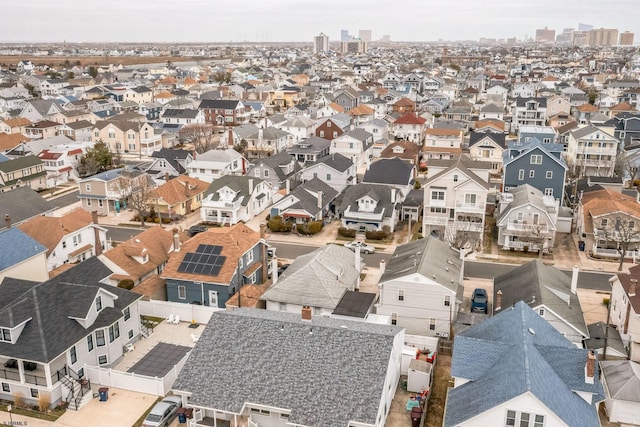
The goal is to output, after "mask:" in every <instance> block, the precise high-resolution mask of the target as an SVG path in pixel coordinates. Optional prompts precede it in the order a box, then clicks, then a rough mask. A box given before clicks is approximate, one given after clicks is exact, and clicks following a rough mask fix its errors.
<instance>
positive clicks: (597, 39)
mask: <svg viewBox="0 0 640 427" xmlns="http://www.w3.org/2000/svg"><path fill="white" fill-rule="evenodd" d="M617 43H618V30H615V29H605V28H600V29H597V30H591V31H589V46H615V45H616V44H617Z"/></svg>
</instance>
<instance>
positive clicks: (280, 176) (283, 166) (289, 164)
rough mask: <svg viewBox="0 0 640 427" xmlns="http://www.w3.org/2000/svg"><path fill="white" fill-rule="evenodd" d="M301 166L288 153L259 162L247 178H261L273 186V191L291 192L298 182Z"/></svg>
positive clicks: (251, 169) (250, 170)
mask: <svg viewBox="0 0 640 427" xmlns="http://www.w3.org/2000/svg"><path fill="white" fill-rule="evenodd" d="M300 169H301V168H300V164H299V163H298V162H297V161H296V159H295V158H293V157H292V156H291V155H289V153H287V152H286V151H280V152H279V153H277V154H274V155H273V156H270V157H266V158H263V159H259V160H257V161H256V162H255V163H254V164H253V166H251V167H250V168H249V170H248V171H247V176H255V177H256V178H261V179H263V180H264V181H266V182H268V183H269V184H270V185H271V188H272V189H273V191H275V192H277V191H280V190H285V192H286V193H288V192H289V190H290V189H291V188H294V187H295V186H296V184H297V182H298V175H299V173H300Z"/></svg>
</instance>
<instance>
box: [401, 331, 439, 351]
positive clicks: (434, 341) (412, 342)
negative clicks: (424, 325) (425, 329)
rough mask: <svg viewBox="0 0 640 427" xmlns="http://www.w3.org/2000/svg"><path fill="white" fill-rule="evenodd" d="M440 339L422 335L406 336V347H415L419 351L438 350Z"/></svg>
mask: <svg viewBox="0 0 640 427" xmlns="http://www.w3.org/2000/svg"><path fill="white" fill-rule="evenodd" d="M438 339H439V338H436V337H425V336H422V335H410V334H404V345H407V346H409V347H415V348H417V349H420V350H423V349H431V350H436V349H437V348H438Z"/></svg>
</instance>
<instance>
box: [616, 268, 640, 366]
mask: <svg viewBox="0 0 640 427" xmlns="http://www.w3.org/2000/svg"><path fill="white" fill-rule="evenodd" d="M639 279H640V268H638V266H634V267H631V268H630V269H629V274H622V273H618V274H617V275H616V276H615V277H613V278H611V279H610V280H609V281H610V282H611V302H610V304H611V313H610V315H609V322H610V323H611V324H613V325H615V326H616V328H617V329H618V332H620V338H622V342H623V343H624V345H625V346H626V347H627V349H628V352H629V359H631V360H633V361H634V362H640V289H639V286H638V280H639Z"/></svg>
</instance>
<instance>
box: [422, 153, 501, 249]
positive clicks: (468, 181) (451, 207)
mask: <svg viewBox="0 0 640 427" xmlns="http://www.w3.org/2000/svg"><path fill="white" fill-rule="evenodd" d="M465 163H466V161H465V159H464V158H462V157H460V158H459V159H458V160H457V161H456V162H455V163H453V164H451V165H450V166H449V167H447V168H446V169H443V170H441V171H440V172H437V171H434V175H431V172H430V173H429V177H428V179H427V181H426V182H425V183H424V184H423V189H424V190H423V191H424V214H423V220H422V235H423V237H427V236H432V237H435V238H440V239H443V240H444V241H445V242H447V243H448V244H450V245H452V246H453V245H455V246H459V247H461V246H462V245H464V244H467V243H470V244H471V245H472V247H475V246H479V245H482V240H483V234H484V217H485V210H486V204H487V194H488V193H489V183H488V180H487V178H488V177H487V176H485V177H482V176H479V175H478V174H476V173H475V172H473V171H472V170H471V169H469V168H468V167H467V165H466V164H465Z"/></svg>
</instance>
